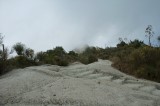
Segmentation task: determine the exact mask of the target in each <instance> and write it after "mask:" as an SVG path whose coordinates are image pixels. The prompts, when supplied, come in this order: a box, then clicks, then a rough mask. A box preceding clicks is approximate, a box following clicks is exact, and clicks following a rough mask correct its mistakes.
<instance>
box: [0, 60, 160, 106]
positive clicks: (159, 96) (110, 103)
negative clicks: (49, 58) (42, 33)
mask: <svg viewBox="0 0 160 106" xmlns="http://www.w3.org/2000/svg"><path fill="white" fill-rule="evenodd" d="M1 105H2V106H3V105H5V106H28V105H29V106H160V84H159V83H155V82H151V81H146V80H141V79H136V78H134V77H131V76H128V75H125V74H123V73H121V72H119V71H118V70H116V69H114V68H112V67H111V62H110V61H107V60H99V61H98V62H95V63H92V64H90V65H83V64H80V63H74V64H72V65H70V66H68V67H59V66H55V65H43V66H34V67H27V68H25V69H18V70H14V71H12V72H10V73H8V74H6V75H4V76H1V77H0V106H1Z"/></svg>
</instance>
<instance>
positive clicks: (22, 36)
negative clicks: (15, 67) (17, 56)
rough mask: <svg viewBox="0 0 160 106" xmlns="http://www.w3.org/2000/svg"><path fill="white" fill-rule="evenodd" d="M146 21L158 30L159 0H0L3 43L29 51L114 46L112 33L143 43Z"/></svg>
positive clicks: (156, 33)
mask: <svg viewBox="0 0 160 106" xmlns="http://www.w3.org/2000/svg"><path fill="white" fill-rule="evenodd" d="M147 25H152V26H153V30H154V32H155V36H154V37H153V38H152V43H154V42H156V37H157V36H158V35H160V0H0V33H3V35H5V39H4V40H5V42H4V43H5V45H7V46H8V47H11V46H12V45H13V44H15V43H16V42H22V43H24V44H25V45H26V46H27V47H30V48H32V49H34V50H35V51H45V50H48V49H52V48H53V47H56V46H63V47H64V49H65V50H67V51H68V50H72V49H74V48H75V47H78V46H80V45H85V44H88V45H90V46H99V47H105V45H106V46H115V45H116V44H117V43H118V38H119V37H122V38H127V39H128V40H130V39H131V40H133V39H135V38H138V39H140V40H144V41H145V42H146V43H147V39H146V37H145V33H144V30H145V28H146V27H147Z"/></svg>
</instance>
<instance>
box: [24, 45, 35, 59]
mask: <svg viewBox="0 0 160 106" xmlns="http://www.w3.org/2000/svg"><path fill="white" fill-rule="evenodd" d="M25 55H26V56H27V57H28V58H31V59H32V58H33V56H34V50H33V49H30V48H27V49H26V50H25Z"/></svg>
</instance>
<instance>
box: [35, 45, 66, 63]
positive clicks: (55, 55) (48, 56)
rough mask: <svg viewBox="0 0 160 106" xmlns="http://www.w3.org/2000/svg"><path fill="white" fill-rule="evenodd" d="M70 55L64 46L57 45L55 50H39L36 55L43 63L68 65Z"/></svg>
mask: <svg viewBox="0 0 160 106" xmlns="http://www.w3.org/2000/svg"><path fill="white" fill-rule="evenodd" d="M67 57H68V55H67V53H66V52H65V50H64V49H63V48H62V47H56V48H54V49H53V50H47V52H39V53H37V55H36V59H38V60H39V63H41V64H52V65H59V66H67V65H68V64H69V60H68V58H67Z"/></svg>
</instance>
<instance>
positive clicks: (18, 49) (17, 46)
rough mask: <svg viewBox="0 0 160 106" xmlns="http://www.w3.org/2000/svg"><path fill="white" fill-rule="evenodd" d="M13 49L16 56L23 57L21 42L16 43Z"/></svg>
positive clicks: (23, 46)
mask: <svg viewBox="0 0 160 106" xmlns="http://www.w3.org/2000/svg"><path fill="white" fill-rule="evenodd" d="M13 49H14V50H15V51H16V53H17V54H18V55H23V54H24V50H25V45H24V44H22V43H21V42H18V43H16V44H15V45H14V46H13Z"/></svg>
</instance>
